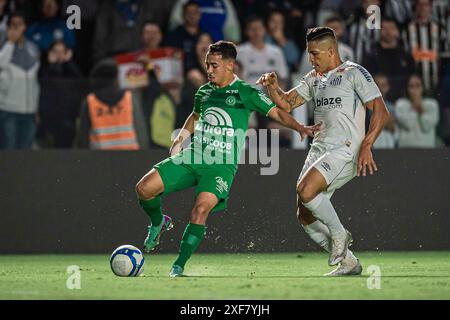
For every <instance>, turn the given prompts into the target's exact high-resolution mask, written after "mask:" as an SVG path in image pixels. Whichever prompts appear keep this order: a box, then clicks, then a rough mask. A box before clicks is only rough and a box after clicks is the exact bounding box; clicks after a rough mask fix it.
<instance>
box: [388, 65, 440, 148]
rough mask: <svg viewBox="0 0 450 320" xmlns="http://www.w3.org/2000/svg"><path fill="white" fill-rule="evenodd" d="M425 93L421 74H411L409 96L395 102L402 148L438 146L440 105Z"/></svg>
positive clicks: (399, 140) (399, 144)
mask: <svg viewBox="0 0 450 320" xmlns="http://www.w3.org/2000/svg"><path fill="white" fill-rule="evenodd" d="M423 93H424V85H423V82H422V79H421V77H420V75H417V74H413V75H411V76H410V77H409V79H408V89H407V97H406V98H401V99H399V100H397V102H396V104H395V114H396V118H397V122H398V125H399V138H398V146H399V147H400V148H434V147H436V126H437V124H438V121H439V105H438V102H437V101H436V100H435V99H432V98H426V97H424V95H423Z"/></svg>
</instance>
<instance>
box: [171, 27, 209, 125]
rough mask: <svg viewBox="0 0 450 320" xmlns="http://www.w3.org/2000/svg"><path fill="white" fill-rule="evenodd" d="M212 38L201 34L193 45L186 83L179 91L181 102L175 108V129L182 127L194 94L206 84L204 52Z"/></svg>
mask: <svg viewBox="0 0 450 320" xmlns="http://www.w3.org/2000/svg"><path fill="white" fill-rule="evenodd" d="M212 41H213V40H212V38H211V36H210V35H209V33H205V32H204V33H202V34H201V35H200V36H199V37H198V40H197V43H196V44H195V51H194V54H193V55H192V56H191V59H190V60H189V65H188V66H187V72H186V81H185V82H184V84H183V87H182V90H181V102H180V104H179V105H178V108H177V121H176V126H177V128H181V127H182V126H183V123H184V121H185V120H186V118H187V116H188V115H189V114H190V113H191V112H192V106H193V103H194V94H195V93H196V92H197V89H198V88H199V87H200V86H202V85H203V84H205V83H206V82H207V75H206V66H205V60H206V52H207V51H208V47H209V45H210V44H212V43H213V42H212Z"/></svg>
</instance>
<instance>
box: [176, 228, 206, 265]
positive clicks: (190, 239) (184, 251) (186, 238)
mask: <svg viewBox="0 0 450 320" xmlns="http://www.w3.org/2000/svg"><path fill="white" fill-rule="evenodd" d="M205 230H206V227H205V226H204V225H202V224H194V223H189V224H188V225H187V226H186V229H185V230H184V234H183V238H182V239H181V245H180V251H179V254H178V258H177V260H176V261H175V262H174V263H173V264H174V265H177V266H180V267H182V268H184V265H185V264H186V262H187V261H188V259H189V258H190V257H191V255H192V254H193V253H194V252H195V250H196V249H197V247H198V246H199V244H200V242H202V240H203V237H204V236H205Z"/></svg>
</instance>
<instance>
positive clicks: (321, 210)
mask: <svg viewBox="0 0 450 320" xmlns="http://www.w3.org/2000/svg"><path fill="white" fill-rule="evenodd" d="M306 40H307V44H308V53H309V59H310V62H311V64H312V65H313V67H314V69H313V70H312V71H311V72H309V73H308V74H306V75H305V77H304V78H303V79H302V80H301V82H300V84H299V85H298V86H297V87H295V88H293V89H291V90H290V91H288V92H284V91H283V90H282V89H281V88H280V87H279V85H278V80H277V76H276V74H275V73H274V72H271V73H265V74H263V75H262V76H261V77H260V79H259V80H258V81H257V83H259V84H262V85H264V86H266V87H267V90H268V93H269V95H270V97H271V99H272V100H273V101H274V102H275V103H276V104H277V106H278V107H280V108H282V109H284V110H286V111H288V112H290V111H291V110H292V109H294V108H296V107H298V106H300V105H302V104H303V103H305V102H306V101H310V100H313V102H314V123H316V124H317V123H319V122H322V128H321V130H320V131H319V132H316V134H315V136H314V139H313V143H312V144H311V148H310V150H309V153H308V156H307V158H306V160H305V164H304V166H303V169H302V171H301V173H300V176H299V179H298V183H297V199H298V211H297V216H298V219H299V221H300V223H301V225H302V226H303V228H304V230H305V231H306V233H307V234H308V235H309V236H310V237H311V239H312V240H313V241H314V242H316V243H317V244H319V245H320V246H321V247H322V248H323V249H325V250H326V251H328V252H329V259H328V264H329V265H330V266H335V265H338V267H337V268H336V269H335V270H333V271H331V272H330V273H328V274H327V275H330V276H343V275H357V274H361V272H362V266H361V264H360V262H359V260H358V259H357V258H356V257H355V256H354V255H353V253H352V252H351V251H350V250H348V246H349V245H350V244H351V243H352V236H351V234H350V232H349V231H347V230H346V229H345V228H344V227H343V225H342V223H341V222H340V220H339V217H338V216H337V214H336V210H335V209H334V207H333V205H332V203H331V201H330V198H331V196H332V195H333V193H334V191H335V190H337V189H339V188H340V187H342V186H343V185H344V184H346V183H347V182H349V181H350V180H351V179H353V178H354V177H355V176H360V175H362V176H366V171H367V170H368V171H369V173H370V174H371V175H372V174H373V173H374V171H376V170H377V167H376V164H375V161H374V160H373V156H372V151H371V147H372V145H373V143H374V142H375V140H376V138H377V136H378V135H379V133H380V132H381V130H382V129H383V127H384V125H385V124H386V122H387V120H388V116H389V111H388V110H387V108H386V106H385V104H384V101H383V97H382V96H381V93H380V91H379V89H378V87H377V85H376V84H375V81H374V80H373V78H372V76H371V75H370V74H369V72H367V70H366V69H364V68H363V67H362V66H360V65H358V64H356V63H354V62H350V61H345V62H342V61H341V58H340V56H339V52H338V49H337V42H336V37H335V35H334V31H333V30H332V29H330V28H327V27H317V28H313V29H310V30H309V31H308V33H307V36H306ZM366 108H368V109H370V110H372V111H373V114H372V117H371V120H370V125H369V129H368V132H367V134H366V133H365V114H366Z"/></svg>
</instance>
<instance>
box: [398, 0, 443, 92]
mask: <svg viewBox="0 0 450 320" xmlns="http://www.w3.org/2000/svg"><path fill="white" fill-rule="evenodd" d="M403 36H404V41H405V43H406V45H407V50H409V51H410V52H411V54H412V56H413V58H414V60H415V62H416V66H417V68H418V71H419V74H420V75H421V77H422V79H423V82H424V88H425V90H427V91H428V92H433V93H434V91H435V90H436V88H437V87H438V85H439V80H440V79H439V72H440V70H439V63H440V57H439V56H440V54H441V53H442V52H444V51H446V50H447V48H448V46H449V41H450V40H449V39H448V35H447V32H446V30H445V28H444V27H442V26H441V25H440V24H438V23H436V22H434V21H433V18H432V4H431V0H417V1H416V2H415V18H414V20H413V21H411V22H410V23H409V25H408V29H407V30H405V32H404V34H403Z"/></svg>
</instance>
